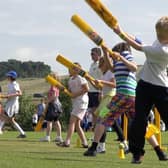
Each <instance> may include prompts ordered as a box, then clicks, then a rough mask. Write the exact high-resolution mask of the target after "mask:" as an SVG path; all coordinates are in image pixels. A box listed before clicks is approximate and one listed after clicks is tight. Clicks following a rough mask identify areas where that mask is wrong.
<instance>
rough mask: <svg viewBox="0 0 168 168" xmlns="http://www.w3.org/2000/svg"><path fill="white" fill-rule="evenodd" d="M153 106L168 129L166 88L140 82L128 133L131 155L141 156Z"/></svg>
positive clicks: (167, 96)
mask: <svg viewBox="0 0 168 168" xmlns="http://www.w3.org/2000/svg"><path fill="white" fill-rule="evenodd" d="M153 105H154V106H155V107H156V108H157V110H158V111H159V113H160V116H161V119H162V120H163V121H164V122H165V124H166V127H168V88H167V87H162V86H157V85H152V84H150V83H147V82H144V81H143V80H140V81H139V82H138V85H137V88H136V99H135V118H134V120H133V122H132V124H131V128H130V133H129V149H130V151H131V152H132V153H133V154H137V155H143V154H144V152H145V151H144V145H145V138H144V136H145V133H146V127H147V119H148V115H149V112H150V110H151V108H152V107H153Z"/></svg>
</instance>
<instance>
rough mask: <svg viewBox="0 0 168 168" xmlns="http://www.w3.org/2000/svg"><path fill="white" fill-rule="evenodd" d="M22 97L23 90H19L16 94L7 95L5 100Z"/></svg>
mask: <svg viewBox="0 0 168 168" xmlns="http://www.w3.org/2000/svg"><path fill="white" fill-rule="evenodd" d="M21 95H22V91H21V90H18V91H16V93H10V94H7V95H6V96H5V95H4V96H3V98H7V99H8V98H10V97H16V96H21Z"/></svg>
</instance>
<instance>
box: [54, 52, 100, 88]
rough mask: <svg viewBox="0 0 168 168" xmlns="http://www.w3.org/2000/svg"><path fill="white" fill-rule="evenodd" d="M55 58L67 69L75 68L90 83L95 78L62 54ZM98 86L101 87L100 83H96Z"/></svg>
mask: <svg viewBox="0 0 168 168" xmlns="http://www.w3.org/2000/svg"><path fill="white" fill-rule="evenodd" d="M56 60H57V61H58V62H59V63H61V64H62V65H64V66H65V67H67V68H68V69H74V68H76V69H77V70H78V74H79V75H81V76H83V77H85V78H86V79H87V80H89V81H90V82H91V83H92V82H94V81H95V79H94V78H93V77H92V76H90V75H89V73H88V72H86V71H84V70H83V69H82V68H80V67H79V66H78V65H76V64H74V63H73V62H71V61H70V60H68V59H67V58H65V57H64V56H62V55H58V56H57V57H56ZM97 87H98V88H102V84H101V83H98V85H97Z"/></svg>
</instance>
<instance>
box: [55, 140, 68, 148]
mask: <svg viewBox="0 0 168 168" xmlns="http://www.w3.org/2000/svg"><path fill="white" fill-rule="evenodd" d="M56 145H57V146H60V147H70V144H66V142H65V141H63V142H60V143H56Z"/></svg>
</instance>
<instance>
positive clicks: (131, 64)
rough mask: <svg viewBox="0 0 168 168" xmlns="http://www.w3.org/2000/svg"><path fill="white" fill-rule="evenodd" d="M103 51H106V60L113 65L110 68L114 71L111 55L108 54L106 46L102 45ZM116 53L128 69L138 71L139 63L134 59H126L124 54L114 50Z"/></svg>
mask: <svg viewBox="0 0 168 168" xmlns="http://www.w3.org/2000/svg"><path fill="white" fill-rule="evenodd" d="M102 50H103V53H104V58H105V61H106V62H107V64H109V66H111V68H110V70H111V71H113V64H112V61H111V60H110V57H109V55H108V54H107V53H108V52H107V50H106V48H105V47H102ZM114 54H115V55H116V56H117V57H118V58H120V61H122V62H123V63H124V64H125V65H126V66H127V67H128V69H130V70H131V71H132V72H136V71H137V65H136V63H135V62H133V61H128V60H127V59H125V58H124V57H123V56H122V55H120V54H119V53H118V52H114Z"/></svg>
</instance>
